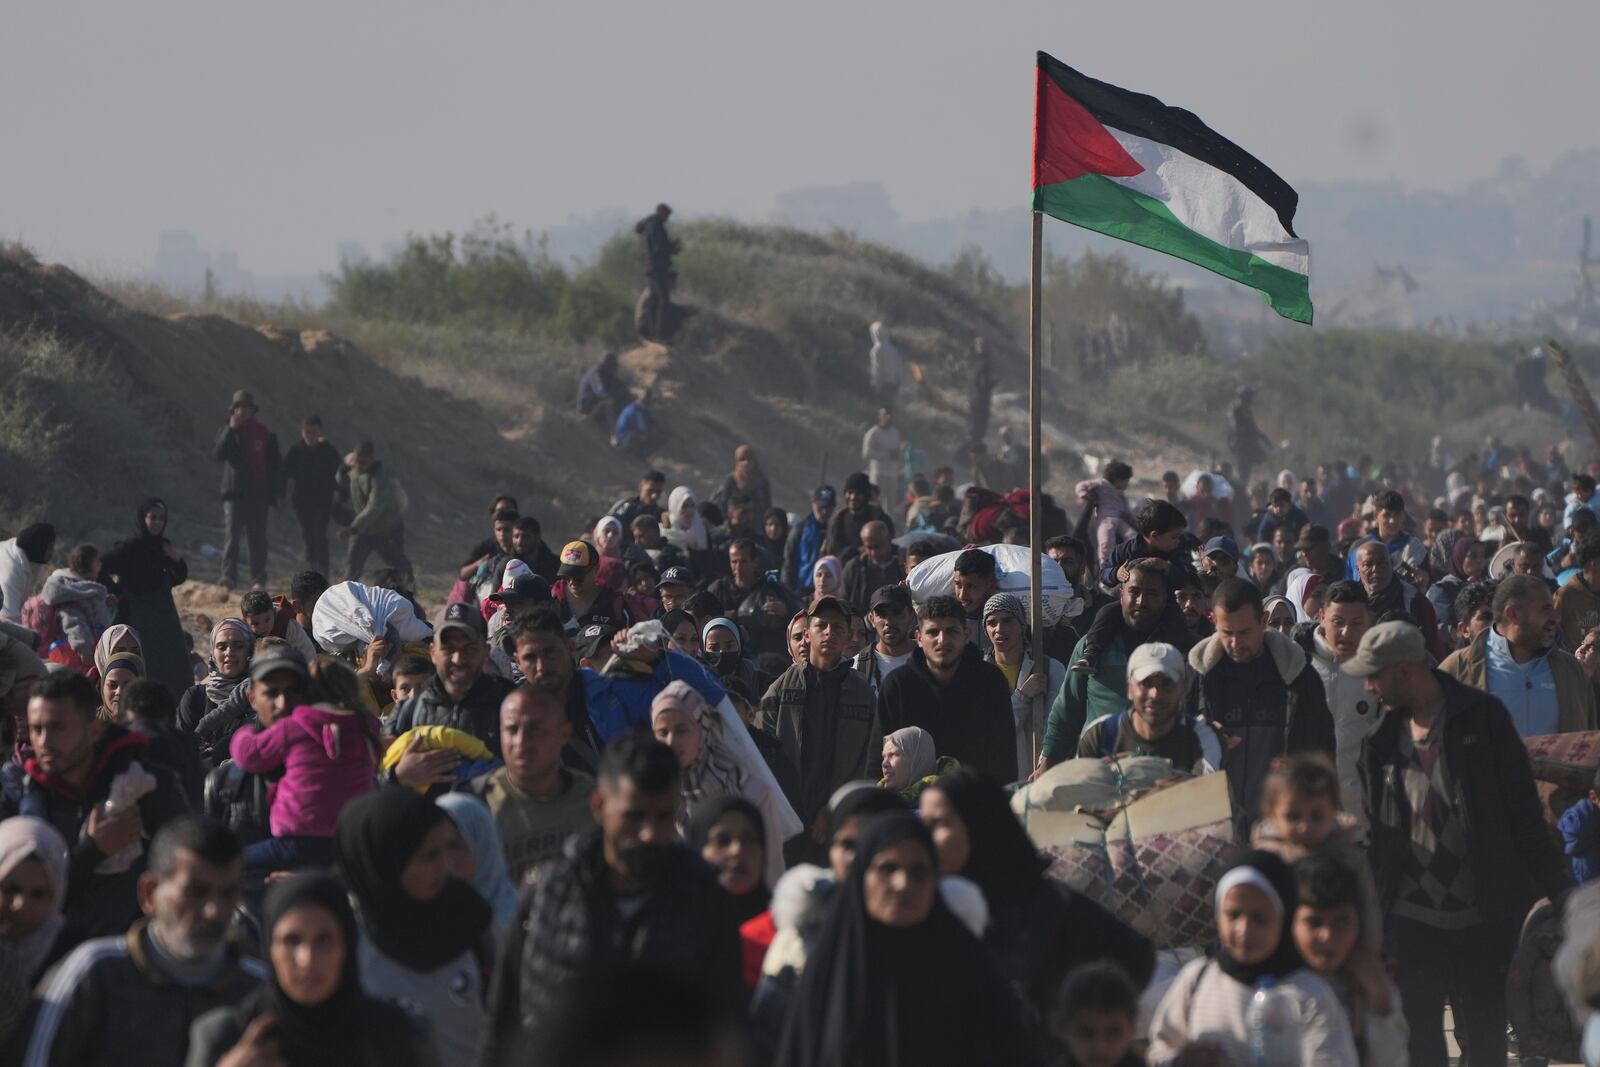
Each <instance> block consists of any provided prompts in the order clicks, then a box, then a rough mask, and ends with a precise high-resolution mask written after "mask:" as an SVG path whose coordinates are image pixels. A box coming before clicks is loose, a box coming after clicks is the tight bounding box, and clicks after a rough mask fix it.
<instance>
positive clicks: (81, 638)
mask: <svg viewBox="0 0 1600 1067" xmlns="http://www.w3.org/2000/svg"><path fill="white" fill-rule="evenodd" d="M39 595H40V596H42V597H44V602H45V603H46V604H48V605H49V606H50V607H52V608H55V609H56V616H57V618H58V619H59V620H60V622H61V632H62V633H63V634H64V635H66V638H67V643H68V644H70V645H71V646H72V650H73V651H74V652H76V653H77V654H78V655H80V656H82V657H83V659H84V662H85V663H88V662H91V661H93V659H94V646H95V643H96V642H98V641H99V640H100V635H101V634H103V633H105V631H106V627H108V626H110V625H111V609H110V607H109V606H107V604H106V587H105V586H103V585H101V584H100V583H99V582H93V581H90V580H89V579H87V578H80V577H78V576H77V575H76V574H74V573H72V571H70V570H68V569H67V568H65V567H63V568H61V569H60V570H58V571H56V572H54V573H53V574H51V575H50V577H49V578H47V579H45V583H44V590H43V591H42V592H41V593H40V594H39Z"/></svg>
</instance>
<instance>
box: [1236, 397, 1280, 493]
mask: <svg viewBox="0 0 1600 1067" xmlns="http://www.w3.org/2000/svg"><path fill="white" fill-rule="evenodd" d="M1255 396H1256V391H1255V388H1254V387H1252V386H1248V385H1241V386H1240V387H1239V389H1238V391H1237V392H1235V393H1234V395H1233V397H1234V398H1233V410H1232V412H1231V413H1230V419H1229V426H1228V444H1229V445H1230V446H1232V448H1233V456H1234V465H1235V466H1236V467H1238V469H1239V481H1240V482H1243V483H1245V484H1249V482H1250V471H1251V469H1252V468H1253V467H1255V465H1256V464H1257V463H1260V462H1261V461H1262V460H1264V459H1266V458H1267V457H1268V456H1270V455H1271V454H1272V439H1271V438H1269V437H1268V436H1267V435H1266V434H1264V433H1262V432H1261V427H1259V426H1257V425H1256V414H1255V412H1254V411H1253V410H1252V409H1251V407H1250V402H1251V401H1252V400H1254V399H1255Z"/></svg>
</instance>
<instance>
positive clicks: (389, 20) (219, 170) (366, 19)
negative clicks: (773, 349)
mask: <svg viewBox="0 0 1600 1067" xmlns="http://www.w3.org/2000/svg"><path fill="white" fill-rule="evenodd" d="M94 6H95V8H96V10H89V9H85V8H82V7H77V6H72V5H32V6H27V7H23V8H19V9H17V10H15V11H13V12H10V13H9V14H8V29H9V30H10V31H11V32H9V33H8V34H7V35H6V42H5V44H4V45H0V49H3V51H0V88H3V90H4V91H5V93H6V96H7V98H8V99H10V100H12V101H13V102H14V103H15V104H16V106H15V107H14V108H13V109H12V112H11V114H10V115H9V116H8V124H9V126H10V132H11V138H12V144H13V145H18V146H26V151H25V153H19V154H18V155H15V156H13V158H11V159H10V160H8V162H7V166H6V168H5V176H4V178H0V189H3V190H4V191H5V194H6V195H5V197H4V204H5V207H4V208H3V209H0V236H3V237H5V238H7V239H19V240H22V241H24V242H25V243H27V244H29V245H30V246H32V247H34V248H35V249H36V250H38V251H39V252H40V253H41V254H42V255H45V256H47V257H48V258H52V259H61V260H64V261H67V262H69V263H73V264H75V265H78V266H81V267H85V268H88V269H96V270H101V271H129V272H138V271H141V270H143V269H146V268H147V267H148V265H149V263H150V261H151V259H152V257H153V255H154V253H155V250H156V244H157V237H158V235H159V234H160V233H161V232H162V231H164V230H187V231H191V232H193V233H195V234H197V235H199V237H200V238H201V240H202V242H203V243H204V244H205V245H206V246H207V247H211V248H218V249H228V250H231V251H232V252H234V253H236V254H237V256H238V259H239V263H240V266H241V267H243V268H245V269H248V270H250V271H253V272H256V273H259V274H303V273H314V272H315V271H318V270H323V269H328V268H330V267H332V266H333V265H334V262H335V248H336V246H337V244H338V243H339V242H341V241H354V242H359V243H360V244H362V245H364V246H365V247H366V248H368V249H369V250H372V251H376V250H378V249H380V248H382V247H383V246H384V245H386V244H388V243H392V242H393V241H395V240H397V239H399V238H401V237H403V236H404V235H405V234H406V233H408V232H419V233H421V232H436V231H442V230H447V229H449V230H456V231H459V230H461V229H464V228H465V227H467V226H468V225H470V223H471V222H472V220H474V219H476V218H479V217H481V216H483V215H485V214H487V213H489V212H494V213H496V214H497V215H498V216H499V217H501V218H503V219H506V220H508V221H511V222H513V223H514V224H515V225H517V226H518V227H519V228H520V227H523V226H527V227H531V228H533V229H535V230H538V229H543V228H547V227H551V226H555V225H559V224H560V223H562V222H563V221H565V220H567V219H569V218H572V217H578V218H584V217H587V216H589V215H590V214H591V213H593V212H595V211H597V210H605V209H613V208H619V207H625V208H626V210H628V211H629V212H630V213H638V214H642V213H643V212H644V211H645V210H647V209H648V208H649V206H650V205H652V204H654V203H655V202H656V201H658V200H667V201H669V202H671V203H673V205H674V206H675V207H677V208H678V209H679V210H680V212H682V213H683V214H685V215H689V216H697V215H732V216H735V217H740V218H747V219H752V218H767V217H770V215H771V214H772V211H773V206H774V203H775V201H776V199H777V197H778V195H779V194H780V193H782V192H784V191H786V190H790V189H794V188H797V187H805V186H819V185H837V184H844V183H849V182H855V181H869V182H871V181H876V182H881V183H882V185H883V186H884V188H885V189H886V190H887V191H888V193H889V195H890V196H891V198H892V200H893V203H894V206H895V208H896V210H897V211H898V213H899V214H900V216H901V217H902V218H903V219H906V220H909V221H916V220H924V219H932V218H943V217H949V216H958V215H961V214H964V213H966V212H968V211H971V210H988V209H997V208H1004V207H1007V206H1012V205H1014V206H1016V207H1017V208H1018V210H1019V211H1020V210H1021V209H1022V206H1023V204H1024V203H1025V196H1026V185H1027V159H1028V152H1029V145H1030V137H1031V121H1032V100H1031V85H1032V76H1033V73H1032V65H1033V63H1032V61H1033V52H1034V51H1035V50H1036V49H1040V48H1042V49H1044V50H1046V51H1050V52H1052V53H1053V54H1055V55H1057V56H1058V57H1060V58H1061V59H1063V60H1065V61H1066V62H1068V63H1071V64H1073V65H1075V66H1077V67H1079V68H1080V69H1082V70H1083V71H1085V72H1086V73H1089V74H1091V75H1093V76H1096V77H1100V78H1103V79H1105V80H1107V81H1111V82H1115V83H1117V84H1120V85H1124V86H1127V87H1130V88H1134V89H1138V90H1142V91H1145V92H1149V93H1152V94H1155V95H1157V96H1159V97H1161V98H1162V99H1163V100H1165V101H1166V102H1168V103H1171V104H1176V105H1179V106H1183V107H1187V108H1189V109H1191V110H1193V111H1195V112H1196V113H1198V114H1199V115H1201V116H1202V117H1203V118H1204V119H1206V120H1207V121H1208V122H1209V123H1211V124H1212V125H1213V126H1214V127H1215V128H1217V129H1218V130H1219V131H1221V132H1223V133H1224V134H1225V135H1227V136H1229V137H1230V138H1232V139H1234V140H1236V141H1237V142H1239V143H1240V144H1242V145H1244V146H1245V147H1246V148H1248V149H1249V150H1250V151H1252V152H1254V153H1255V154H1257V155H1258V156H1259V157H1260V158H1261V159H1263V160H1264V161H1266V162H1267V163H1268V165H1270V166H1272V167H1274V168H1275V169H1277V170H1278V171H1279V172H1280V173H1282V174H1283V175H1284V176H1285V177H1287V178H1288V179H1289V180H1290V181H1291V182H1295V183H1305V182H1311V181H1332V180H1342V179H1394V180H1398V181H1399V182H1401V183H1403V184H1404V185H1406V186H1408V187H1413V188H1418V187H1423V188H1438V189H1442V190H1452V189H1458V188H1460V187H1461V186H1463V185H1466V184H1468V183H1469V182H1471V181H1472V180H1474V179H1478V178H1482V177H1486V176H1489V175H1491V174H1493V173H1494V172H1495V171H1496V170H1497V169H1498V167H1499V166H1500V164H1501V162H1502V161H1503V160H1504V159H1505V158H1506V157H1508V156H1521V157H1523V158H1524V159H1525V160H1526V162H1527V164H1528V166H1529V167H1530V168H1532V169H1534V170H1536V171H1537V170H1540V169H1542V168H1544V167H1547V166H1548V165H1549V164H1550V163H1551V162H1552V161H1554V160H1555V159H1557V158H1559V157H1560V156H1561V155H1562V154H1564V153H1565V152H1567V151H1569V150H1572V149H1574V148H1581V147H1585V146H1583V145H1579V144H1574V143H1573V142H1572V140H1571V138H1572V136H1573V133H1574V131H1584V130H1589V129H1592V118H1591V115H1590V111H1589V109H1590V107H1591V106H1592V97H1593V95H1594V94H1593V90H1594V88H1595V85H1594V78H1593V76H1592V74H1591V73H1590V70H1591V65H1590V57H1589V51H1590V47H1591V44H1590V43H1591V42H1592V41H1593V40H1594V39H1595V37H1596V31H1600V8H1597V7H1596V6H1594V5H1585V4H1579V3H1577V2H1555V3H1549V4H1545V5H1541V6H1540V7H1539V8H1538V15H1537V17H1530V16H1529V15H1528V13H1527V12H1526V11H1518V10H1513V9H1511V8H1508V7H1505V6H1502V5H1495V4H1490V3H1487V2H1477V0H1475V2H1471V3H1465V4H1463V3H1451V4H1448V5H1447V4H1446V3H1444V2H1443V0H1428V2H1421V3H1416V4H1411V5H1405V6H1402V7H1393V6H1391V5H1387V4H1383V3H1379V2H1378V0H1357V2H1355V3H1351V4H1346V5H1342V6H1340V7H1338V8H1337V9H1331V8H1319V9H1309V8H1302V7H1300V6H1296V5H1291V6H1285V5H1282V4H1274V3H1269V2H1267V0H1236V2H1231V3H1228V4H1226V5H1179V4H1157V5H1149V4H1146V5H1140V6H1139V7H1137V8H1128V7H1126V6H1119V7H1115V8H1100V7H1090V6H1086V5H1072V6H1067V5H1060V4H1046V3H1042V2H1037V0H1009V2H1005V0H1003V2H1002V3H1000V4H995V5H985V6H984V8H983V10H982V11H981V13H980V12H978V11H977V10H975V9H969V8H968V7H967V6H965V5H959V4H956V3H954V2H953V0H931V2H928V3H923V4H917V5H914V6H913V5H912V4H910V3H906V2H898V0H896V2H893V3H880V4H876V5H847V4H843V3H840V2H838V0H823V2H821V3H818V4H812V5H808V6H806V7H805V8H804V9H803V10H802V9H776V8H772V7H768V6H765V5H750V4H740V3H734V2H732V0H710V2H704V3H701V4H698V5H696V6H695V7H694V8H693V9H692V10H687V11H685V10H678V11H674V12H672V13H671V14H667V15H664V14H663V13H662V12H661V11H660V9H658V8H654V7H652V6H649V5H645V4H642V3H638V2H636V0H624V2H622V3H617V4H610V5H601V6H596V5H588V6H582V5H579V6H566V5H563V6H561V7H559V8H558V7H557V6H556V5H553V4H547V3H546V4H536V5H532V6H527V7H522V6H517V5H512V4H503V3H502V4H492V5H485V6H483V7H477V8H471V9H450V10H446V9H441V8H438V7H436V6H434V5H428V4H423V3H420V2H418V0H396V2H393V3H389V4H384V5H377V4H354V3H341V4H335V5H332V6H330V5H326V4H312V3H310V2H308V0H286V2H285V3H282V4H278V5H273V6H271V7H267V8H260V7H237V6H234V7H223V8H217V7H214V6H203V5H200V4H196V3H192V2H189V0H150V2H149V3H146V4H143V5H138V6H132V7H130V6H124V5H94ZM1307 236H1309V237H1310V238H1311V239H1312V240H1313V244H1314V243H1315V236H1316V235H1315V234H1308V235H1307Z"/></svg>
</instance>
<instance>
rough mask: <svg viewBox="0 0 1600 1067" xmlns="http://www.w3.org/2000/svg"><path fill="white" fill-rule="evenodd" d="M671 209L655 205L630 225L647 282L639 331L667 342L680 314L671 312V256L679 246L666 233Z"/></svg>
mask: <svg viewBox="0 0 1600 1067" xmlns="http://www.w3.org/2000/svg"><path fill="white" fill-rule="evenodd" d="M671 217H672V208H670V207H668V206H667V205H666V204H657V205H656V209H655V211H653V212H651V213H650V214H648V215H646V216H645V217H644V218H642V219H640V220H639V221H638V223H636V224H635V225H634V227H633V232H634V233H636V234H638V235H639V245H640V250H641V251H642V252H643V253H644V276H645V280H646V281H647V282H649V283H650V289H649V293H648V294H647V297H646V304H645V307H644V309H643V310H644V316H643V318H644V322H643V323H642V324H641V330H640V332H641V333H643V334H644V336H645V338H646V339H647V340H651V341H662V342H665V341H669V340H671V339H672V335H673V334H675V333H676V332H677V330H678V324H679V321H680V316H677V315H674V314H673V308H672V285H673V282H674V281H676V280H677V275H676V273H674V272H673V269H672V257H673V256H675V255H677V254H678V252H679V251H680V250H681V249H682V247H683V246H682V245H681V244H680V243H679V242H678V241H677V240H676V239H675V238H673V237H672V236H671V235H670V234H668V233H667V220H668V219H670V218H671Z"/></svg>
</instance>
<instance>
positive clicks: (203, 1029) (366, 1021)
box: [173, 997, 439, 1067]
mask: <svg viewBox="0 0 1600 1067" xmlns="http://www.w3.org/2000/svg"><path fill="white" fill-rule="evenodd" d="M257 1000H258V997H247V998H246V999H245V1001H244V1002H243V1003H242V1004H239V1005H235V1006H233V1007H227V1008H216V1009H214V1010H212V1011H209V1012H207V1013H206V1014H205V1015H202V1016H201V1017H200V1018H199V1019H196V1020H195V1023H194V1025H193V1026H192V1027H191V1028H190V1029H189V1057H188V1059H186V1060H182V1061H177V1060H174V1061H173V1062H174V1064H177V1063H179V1062H182V1064H183V1067H216V1064H217V1061H218V1060H220V1059H222V1057H224V1056H226V1055H227V1054H228V1052H229V1051H230V1050H232V1048H233V1047H234V1046H235V1045H237V1044H238V1043H239V1039H240V1038H242V1037H244V1032H245V1030H246V1029H247V1028H248V1027H249V1026H250V1024H251V1023H252V1022H254V1021H255V1019H256V1016H257V1011H256V1010H255V1008H256V1001H257ZM361 1014H362V1016H363V1017H362V1019H361V1020H360V1022H361V1026H360V1037H361V1058H360V1059H359V1060H354V1061H350V1062H349V1067H434V1065H436V1064H438V1062H439V1057H438V1055H437V1054H436V1053H435V1052H434V1049H433V1042H432V1041H431V1040H430V1039H429V1038H428V1036H427V1035H426V1034H424V1033H423V1032H422V1031H421V1030H420V1029H419V1024H418V1023H417V1022H416V1021H415V1020H413V1019H412V1017H411V1016H410V1015H407V1014H406V1011H405V1009H404V1008H401V1007H400V1006H399V1005H397V1004H391V1003H389V1002H388V1001H385V1000H374V999H372V998H371V997H368V998H365V1001H364V1003H363V1004H362V1005H361Z"/></svg>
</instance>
